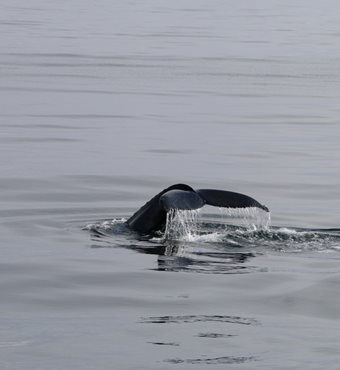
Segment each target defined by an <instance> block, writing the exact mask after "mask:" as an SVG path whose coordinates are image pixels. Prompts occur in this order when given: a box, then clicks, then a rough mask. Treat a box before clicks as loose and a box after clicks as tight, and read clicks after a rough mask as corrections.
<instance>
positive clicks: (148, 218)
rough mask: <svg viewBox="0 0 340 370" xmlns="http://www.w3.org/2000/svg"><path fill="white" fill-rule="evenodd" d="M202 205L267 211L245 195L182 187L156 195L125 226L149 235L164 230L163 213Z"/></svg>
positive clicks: (171, 187)
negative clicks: (253, 208)
mask: <svg viewBox="0 0 340 370" xmlns="http://www.w3.org/2000/svg"><path fill="white" fill-rule="evenodd" d="M205 204H208V205H211V206H215V207H225V208H248V207H257V208H260V209H262V210H264V211H266V212H269V209H268V208H267V207H266V206H264V205H262V204H261V203H259V202H258V201H257V200H255V199H253V198H251V197H249V196H248V195H245V194H240V193H234V192H232V191H225V190H215V189H198V190H194V189H193V188H191V187H190V186H188V185H185V184H176V185H172V186H170V187H168V188H166V189H164V190H163V191H161V192H160V193H159V194H157V195H155V196H154V197H153V198H152V199H151V200H149V201H148V202H147V203H146V204H144V206H142V207H141V208H140V209H139V210H138V211H137V212H136V213H134V214H133V215H132V216H131V217H130V218H129V219H128V220H127V221H126V223H127V224H128V225H129V227H130V228H131V229H132V230H135V231H137V232H139V233H141V234H150V233H152V232H155V231H159V230H164V228H165V223H166V213H167V212H168V211H169V210H171V209H181V210H194V209H198V208H201V207H203V206H204V205H205Z"/></svg>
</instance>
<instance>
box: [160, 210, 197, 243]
mask: <svg viewBox="0 0 340 370" xmlns="http://www.w3.org/2000/svg"><path fill="white" fill-rule="evenodd" d="M198 216H199V210H198V209H196V210H179V209H171V210H170V211H169V212H168V213H167V215H166V227H165V232H164V237H163V238H164V239H165V240H169V239H171V240H187V241H192V240H194V238H195V236H196V235H197V234H198Z"/></svg>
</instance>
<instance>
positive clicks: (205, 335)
mask: <svg viewBox="0 0 340 370" xmlns="http://www.w3.org/2000/svg"><path fill="white" fill-rule="evenodd" d="M197 336H198V337H199V338H212V339H216V338H231V337H235V336H236V335H233V334H221V333H198V334H197Z"/></svg>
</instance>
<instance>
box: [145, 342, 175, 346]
mask: <svg viewBox="0 0 340 370" xmlns="http://www.w3.org/2000/svg"><path fill="white" fill-rule="evenodd" d="M148 343H150V344H154V345H155V346H172V347H178V346H179V343H175V342H148Z"/></svg>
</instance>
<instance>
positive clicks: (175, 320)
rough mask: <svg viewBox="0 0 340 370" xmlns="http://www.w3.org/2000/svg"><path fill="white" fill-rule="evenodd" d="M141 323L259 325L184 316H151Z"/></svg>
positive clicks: (223, 317)
mask: <svg viewBox="0 0 340 370" xmlns="http://www.w3.org/2000/svg"><path fill="white" fill-rule="evenodd" d="M140 322H141V323H147V324H184V323H185V324H187V323H197V322H220V323H227V324H240V325H259V322H258V321H257V320H256V319H253V318H245V317H240V316H228V315H184V316H151V317H143V318H142V319H141V321H140Z"/></svg>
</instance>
